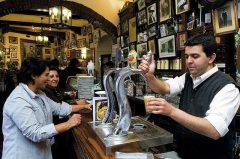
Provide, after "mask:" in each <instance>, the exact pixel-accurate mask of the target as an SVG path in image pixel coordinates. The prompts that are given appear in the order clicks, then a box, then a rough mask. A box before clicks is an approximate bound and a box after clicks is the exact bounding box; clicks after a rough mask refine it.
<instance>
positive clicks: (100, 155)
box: [72, 112, 143, 159]
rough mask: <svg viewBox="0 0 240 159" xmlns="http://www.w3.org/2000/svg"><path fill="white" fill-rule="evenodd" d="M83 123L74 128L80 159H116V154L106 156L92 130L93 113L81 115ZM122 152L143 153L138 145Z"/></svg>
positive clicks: (123, 148) (129, 146)
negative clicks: (90, 123)
mask: <svg viewBox="0 0 240 159" xmlns="http://www.w3.org/2000/svg"><path fill="white" fill-rule="evenodd" d="M81 114H82V123H81V124H80V125H79V126H78V127H75V128H73V130H72V131H73V136H74V148H75V152H76V155H77V157H78V159H114V158H115V157H114V156H115V153H110V154H108V155H105V150H104V148H103V147H101V146H100V144H99V140H98V138H97V136H96V134H94V133H93V131H92V130H91V129H92V128H91V126H90V125H89V124H88V122H90V121H92V112H90V113H81ZM119 151H121V152H142V151H143V150H142V148H141V147H140V145H138V144H137V143H133V144H129V145H127V146H124V147H122V149H120V150H119Z"/></svg>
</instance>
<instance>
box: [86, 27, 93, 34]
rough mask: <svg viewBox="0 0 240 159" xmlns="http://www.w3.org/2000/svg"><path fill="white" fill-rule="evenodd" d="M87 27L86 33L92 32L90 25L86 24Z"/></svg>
mask: <svg viewBox="0 0 240 159" xmlns="http://www.w3.org/2000/svg"><path fill="white" fill-rule="evenodd" d="M86 27H87V34H92V25H88V26H86Z"/></svg>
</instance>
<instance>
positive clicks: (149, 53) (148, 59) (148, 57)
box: [146, 50, 152, 63]
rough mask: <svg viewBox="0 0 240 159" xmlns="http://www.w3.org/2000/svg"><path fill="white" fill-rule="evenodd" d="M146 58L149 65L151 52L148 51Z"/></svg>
mask: <svg viewBox="0 0 240 159" xmlns="http://www.w3.org/2000/svg"><path fill="white" fill-rule="evenodd" d="M146 56H147V57H146V60H147V62H148V63H150V62H151V59H152V51H151V50H149V51H148V52H147V55H146Z"/></svg>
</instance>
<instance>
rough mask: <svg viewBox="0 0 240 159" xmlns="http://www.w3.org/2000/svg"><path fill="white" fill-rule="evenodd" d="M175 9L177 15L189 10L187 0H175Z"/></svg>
mask: <svg viewBox="0 0 240 159" xmlns="http://www.w3.org/2000/svg"><path fill="white" fill-rule="evenodd" d="M175 9H176V14H177V15H178V14H182V13H184V12H187V11H189V9H190V2H189V0H175Z"/></svg>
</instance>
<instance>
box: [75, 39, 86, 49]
mask: <svg viewBox="0 0 240 159" xmlns="http://www.w3.org/2000/svg"><path fill="white" fill-rule="evenodd" d="M85 46H86V38H83V39H78V40H77V48H81V47H85Z"/></svg>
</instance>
